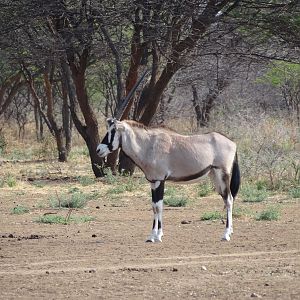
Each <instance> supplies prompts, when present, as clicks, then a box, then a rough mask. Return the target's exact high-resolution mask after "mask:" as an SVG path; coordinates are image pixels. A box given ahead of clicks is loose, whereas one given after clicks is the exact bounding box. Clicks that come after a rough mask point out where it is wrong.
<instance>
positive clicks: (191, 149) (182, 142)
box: [97, 118, 240, 242]
mask: <svg viewBox="0 0 300 300" xmlns="http://www.w3.org/2000/svg"><path fill="white" fill-rule="evenodd" d="M107 127H108V131H107V134H106V136H105V138H104V139H103V141H102V142H101V144H99V145H98V147H97V153H98V155H99V156H101V157H106V156H107V155H108V154H109V153H111V152H112V151H114V150H117V149H118V148H121V149H122V150H123V151H124V153H125V154H126V155H127V156H129V157H130V158H131V159H132V160H133V161H134V163H135V164H136V165H137V166H138V167H139V168H140V169H141V170H142V171H143V173H144V174H145V176H146V179H147V180H148V181H149V182H150V184H151V191H152V207H153V212H154V219H153V227H152V231H151V234H150V236H149V237H148V239H147V241H148V242H157V241H159V242H161V239H162V236H163V223H162V214H163V196H164V185H165V181H173V182H178V183H192V182H196V181H198V179H199V178H201V177H203V176H205V175H208V176H210V178H211V179H212V182H213V183H214V186H215V189H216V191H217V192H218V193H219V194H220V195H221V196H222V198H223V200H224V203H225V207H226V210H227V222H226V229H225V232H224V235H223V237H222V239H223V240H226V241H229V240H230V236H231V234H232V233H233V226H232V209H233V200H234V198H235V196H236V195H237V192H238V189H239V186H240V170H239V165H238V160H237V150H236V144H235V143H234V142H233V141H231V140H230V139H228V138H227V137H225V136H224V135H222V134H220V133H217V132H211V133H207V134H199V135H191V136H186V135H181V134H178V133H176V132H174V131H172V130H169V129H165V128H151V127H146V126H144V125H142V124H140V123H137V122H135V121H128V120H125V121H118V120H117V119H114V118H109V119H107Z"/></svg>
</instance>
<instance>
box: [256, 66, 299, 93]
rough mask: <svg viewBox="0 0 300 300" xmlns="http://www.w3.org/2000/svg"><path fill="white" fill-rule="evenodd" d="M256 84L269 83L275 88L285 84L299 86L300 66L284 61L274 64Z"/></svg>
mask: <svg viewBox="0 0 300 300" xmlns="http://www.w3.org/2000/svg"><path fill="white" fill-rule="evenodd" d="M258 82H262V83H269V84H271V85H272V86H275V87H281V86H283V85H284V84H286V82H290V83H292V85H299V83H300V65H299V64H293V63H289V62H285V61H277V62H274V63H272V65H271V66H270V68H269V69H268V71H267V72H266V73H265V74H264V75H263V76H262V77H260V78H259V79H258Z"/></svg>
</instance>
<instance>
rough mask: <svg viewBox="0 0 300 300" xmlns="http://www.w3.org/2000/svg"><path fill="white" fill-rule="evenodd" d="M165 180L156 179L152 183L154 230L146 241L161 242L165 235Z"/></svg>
mask: <svg viewBox="0 0 300 300" xmlns="http://www.w3.org/2000/svg"><path fill="white" fill-rule="evenodd" d="M164 186H165V182H164V181H156V182H155V183H151V192H152V208H153V214H154V216H153V226H152V231H151V234H150V236H149V237H148V239H147V240H146V242H152V243H154V242H161V241H162V240H161V238H162V236H163V228H162V214H163V196H164Z"/></svg>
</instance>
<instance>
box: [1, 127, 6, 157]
mask: <svg viewBox="0 0 300 300" xmlns="http://www.w3.org/2000/svg"><path fill="white" fill-rule="evenodd" d="M6 147H7V142H6V139H5V136H4V134H3V132H2V130H0V155H2V154H3V153H5V150H6Z"/></svg>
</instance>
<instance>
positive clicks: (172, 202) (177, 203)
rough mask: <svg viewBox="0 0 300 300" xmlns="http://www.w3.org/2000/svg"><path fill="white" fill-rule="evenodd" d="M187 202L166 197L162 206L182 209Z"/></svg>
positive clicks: (177, 198)
mask: <svg viewBox="0 0 300 300" xmlns="http://www.w3.org/2000/svg"><path fill="white" fill-rule="evenodd" d="M187 202H188V200H187V199H186V198H184V197H180V196H177V197H171V196H169V197H166V198H164V204H165V205H166V206H169V207H184V206H186V205H187Z"/></svg>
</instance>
